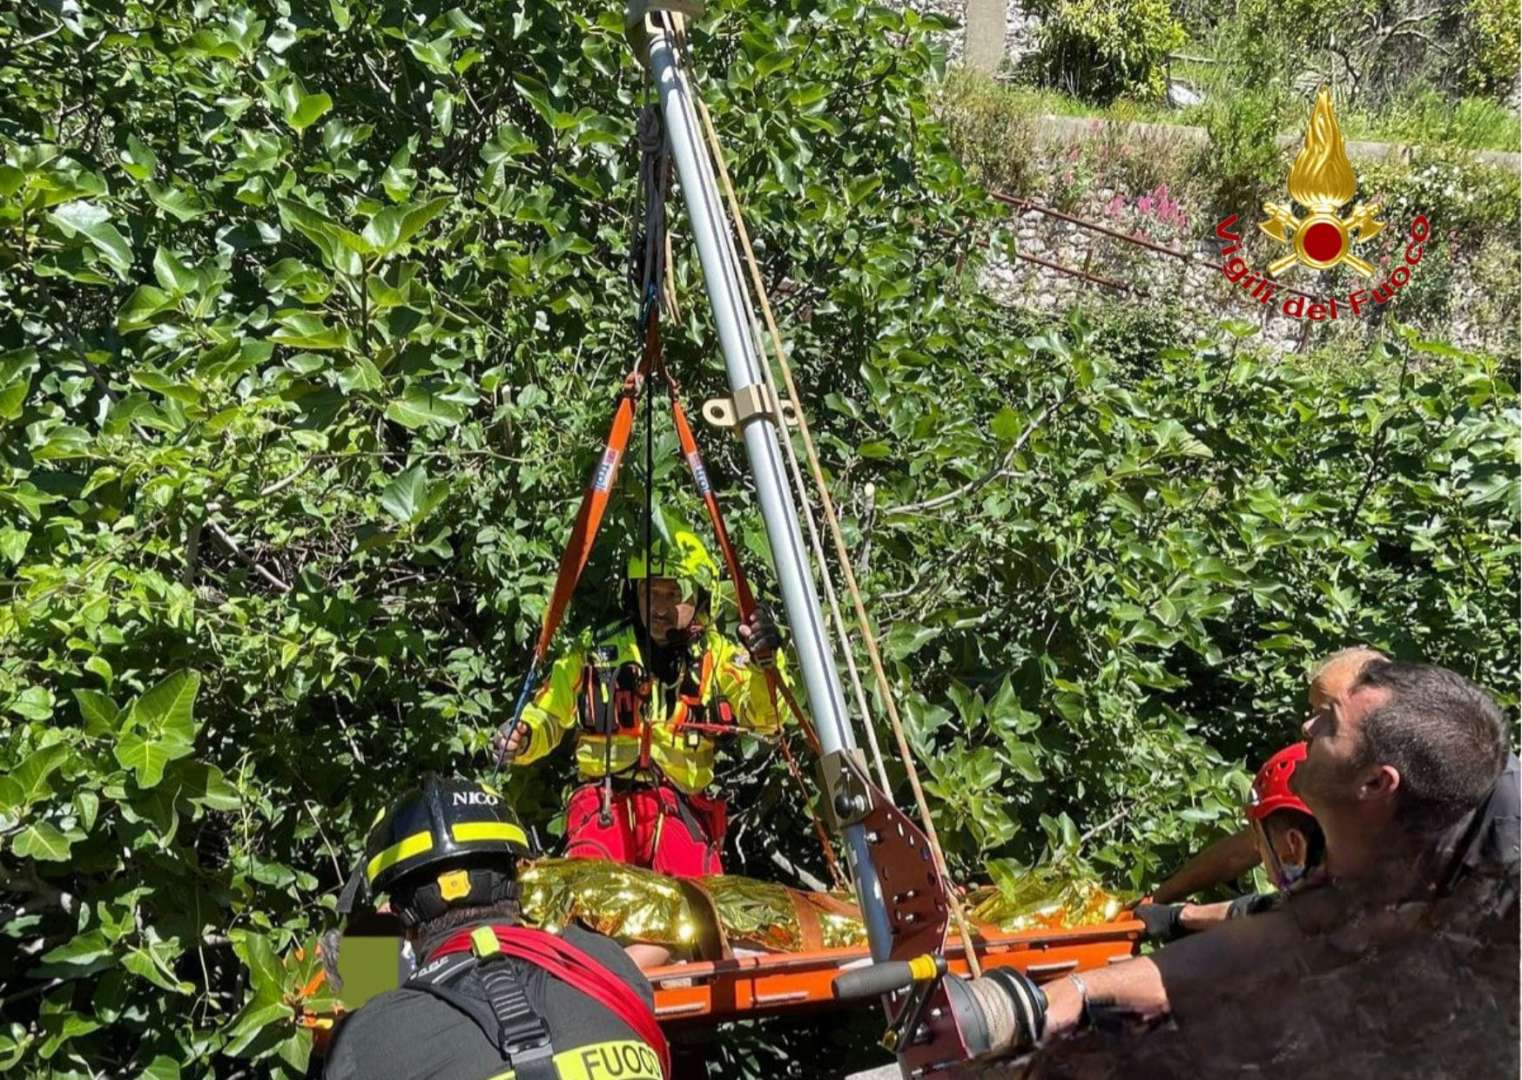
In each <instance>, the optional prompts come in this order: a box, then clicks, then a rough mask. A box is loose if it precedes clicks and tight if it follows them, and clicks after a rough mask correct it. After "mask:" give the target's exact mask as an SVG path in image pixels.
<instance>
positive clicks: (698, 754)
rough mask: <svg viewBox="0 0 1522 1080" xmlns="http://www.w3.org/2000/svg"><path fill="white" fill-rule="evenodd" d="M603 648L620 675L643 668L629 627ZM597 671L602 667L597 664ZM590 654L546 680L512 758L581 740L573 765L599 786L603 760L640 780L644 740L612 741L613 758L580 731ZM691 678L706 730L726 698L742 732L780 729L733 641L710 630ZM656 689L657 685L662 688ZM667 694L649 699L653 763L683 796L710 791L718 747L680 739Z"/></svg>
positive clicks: (685, 735)
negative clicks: (631, 667) (624, 668)
mask: <svg viewBox="0 0 1522 1080" xmlns="http://www.w3.org/2000/svg"><path fill="white" fill-rule="evenodd" d="M603 648H611V649H612V650H614V654H615V655H614V659H612V660H611V661H607V662H606V663H607V664H608V666H611V667H613V668H615V669H616V668H617V667H619V666H620V665H622V664H624V663H626V662H629V661H633V662H634V663H637V664H640V665H642V666H643V664H644V660H643V658H642V656H641V650H640V647H639V634H638V632H637V631H636V630H635V629H634V628H633V627H632V626H626V627H624V628H622V629H621V630H620V631H619V632H618V633H616V634H614V635H613V637H611V638H610V639H608V640H607V641H606V642H605V643H604V645H603ZM597 662H598V666H599V667H601V666H603V665H604V661H603V660H602V659H601V658H600V657H599V658H598V661H597ZM586 665H587V654H586V652H585V651H582V650H576V651H573V652H570V653H567V654H566V655H564V656H562V657H560V659H558V660H556V661H555V663H554V664H553V665H552V666H551V668H550V675H549V679H548V680H547V681H546V682H545V684H544V686H543V688H542V689H540V691H539V693H538V694H537V695H536V696H535V698H534V700H533V702H532V703H531V704H529V705H528V706H527V707H525V708H524V710H523V722H524V723H525V724H527V725H528V731H529V735H528V743H527V744H526V745H525V746H524V747H522V748H521V749H520V750H519V751H518V754H517V757H516V758H515V760H516V762H517V763H518V764H522V765H526V764H528V763H530V762H532V761H536V760H538V759H539V758H541V757H543V756H544V755H546V754H548V753H549V752H550V751H551V750H553V749H555V747H556V746H558V745H560V740H561V739H563V738H564V737H565V736H566V733H567V732H572V731H574V732H575V733H576V765H577V768H578V770H579V771H580V773H581V775H582V776H583V777H584V778H586V779H592V780H595V779H598V778H600V777H601V776H602V775H603V772H604V760H603V759H604V755H605V754H607V755H608V762H607V767H608V771H611V772H612V773H613V775H615V776H623V775H627V776H630V777H635V776H636V773H637V771H638V765H639V753H640V736H639V734H638V733H634V734H623V733H619V734H615V735H613V736H611V738H612V740H613V746H612V748H611V752H610V751H609V750H608V748H607V747H606V746H605V743H606V742H607V739H608V738H609V737H608V736H603V735H598V734H595V733H593V732H589V731H587V730H585V729H584V728H583V727H582V726H581V722H580V717H579V715H578V711H577V698H578V695H579V694H580V693H581V690H582V680H583V677H584V676H585V673H586ZM692 666H693V677H694V679H695V680H696V681H698V682H699V692H700V698H701V700H702V702H703V704H704V705H705V706H706V713H707V715H706V716H705V717H704V718H703V722H705V723H709V724H713V723H717V722H718V715H717V713H718V709H717V706H718V699H719V698H723V699H724V700H725V701H727V702H728V703H729V707H730V708H731V709H733V710H734V714H735V722H736V724H738V725H739V726H740V727H743V728H745V729H748V730H750V731H754V732H756V733H758V734H761V735H770V734H774V733H775V732H776V731H777V730H778V729H779V728H780V726H781V722H782V721H781V717H780V716H779V715H778V713H777V709H776V708H775V706H774V705H773V703H772V700H771V697H770V695H769V694H768V693H767V687H766V675H765V673H764V672H763V671H762V669H760V668H758V667H756V666H755V665H753V664H751V663H750V662H749V655H748V654H747V653H746V651H745V649H744V648H742V647H741V646H740V645H737V644H735V643H734V642H732V641H730V640H729V639H728V638H726V637H724V635H722V634H720V633H719V632H718V631H716V630H713V629H709V630H706V631H705V632H704V635H703V655H702V658H701V659H700V660H694V661H693V663H692ZM777 666H778V673H779V676H780V677H782V678H786V676H785V675H783V674H782V672H781V668H782V657H781V655H780V654H779V655H778V657H777ZM705 670H706V671H707V672H708V677H707V678H706V679H699V677H698V675H699V672H701V671H705ZM658 682H659V681H658V680H657V683H658ZM667 697H668V693H667V691H666V689H665V688H664V687H661V686H660V685H657V686H656V688H655V692H654V693H653V694H651V696H650V701H649V703H648V705H647V708H648V709H649V710H650V713H651V715H650V716H648V717H646V719H647V720H648V721H649V723H650V725H651V731H650V760H651V762H652V763H653V764H654V765H656V766H657V767H658V768H659V769H660V771H661V772H662V773H664V774H665V776H666V778H667V779H669V780H670V781H671V782H672V783H673V784H675V785H676V786H677V787H678V788H680V789H681V790H682V791H684V792H687V793H688V794H695V793H697V792H700V791H702V790H703V789H704V788H706V787H708V785H709V784H711V783H713V759H714V751H715V749H716V743H715V740H714V737H713V736H712V735H710V734H706V733H702V732H692V731H686V732H679V731H677V730H676V727H675V723H674V721H676V720H677V719H678V718H677V717H676V716H674V715H670V714H672V713H675V711H676V710H674V709H669V708H668V705H667V700H666V699H667Z"/></svg>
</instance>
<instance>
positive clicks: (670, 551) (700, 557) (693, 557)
mask: <svg viewBox="0 0 1522 1080" xmlns="http://www.w3.org/2000/svg"><path fill="white" fill-rule="evenodd" d="M650 546H651V548H652V550H651V552H650V554H651V561H652V562H653V563H654V564H655V569H654V574H653V576H654V577H669V578H675V579H676V580H677V581H680V582H681V583H682V584H683V585H684V586H686V587H688V588H698V589H707V590H708V591H709V592H710V593H712V592H713V590H714V587H715V586H716V585H718V583H719V564H718V563H716V562H714V560H713V556H712V555H710V554H708V549H707V548H706V547H704V546H703V541H701V540H699V539H698V537H697V535H696V534H695V533H692V532H689V531H688V530H687V529H677V530H676V531H675V532H673V533H672V534H671V542H670V543H669V544H668V543H667V542H666V541H665V540H663V539H662V538H661V537H659V536H657V537H654V538H653V539H652V540H651V545H650ZM650 576H652V574H651V572H650V568H649V567H647V566H646V565H645V551H644V547H643V545H641V546H640V547H639V548H637V549H636V550H635V551H634V553H633V554H631V555H630V556H629V572H628V577H629V580H630V581H643V580H644V579H645V578H646V577H650Z"/></svg>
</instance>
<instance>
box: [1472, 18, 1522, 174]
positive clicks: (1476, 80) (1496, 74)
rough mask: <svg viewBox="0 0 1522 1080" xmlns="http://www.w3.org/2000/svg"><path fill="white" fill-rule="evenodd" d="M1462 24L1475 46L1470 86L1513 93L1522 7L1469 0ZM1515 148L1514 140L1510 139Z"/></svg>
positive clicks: (1521, 50) (1520, 53)
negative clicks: (1463, 23) (1464, 23)
mask: <svg viewBox="0 0 1522 1080" xmlns="http://www.w3.org/2000/svg"><path fill="white" fill-rule="evenodd" d="M1466 7H1467V10H1466V12H1465V16H1466V18H1465V22H1466V24H1467V27H1468V29H1469V32H1470V34H1471V35H1472V38H1473V40H1474V43H1475V49H1474V54H1473V58H1472V63H1471V66H1470V69H1469V81H1470V84H1471V86H1472V87H1473V88H1474V89H1475V90H1477V91H1479V92H1480V93H1484V94H1493V95H1506V94H1511V93H1513V92H1514V91H1515V90H1516V86H1517V68H1518V63H1519V60H1522V4H1519V3H1518V2H1517V0H1469V2H1468V4H1467V5H1466ZM1512 146H1513V147H1515V146H1516V140H1515V139H1513V140H1512Z"/></svg>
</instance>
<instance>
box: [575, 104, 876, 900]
mask: <svg viewBox="0 0 1522 1080" xmlns="http://www.w3.org/2000/svg"><path fill="white" fill-rule="evenodd" d="M648 91H649V84H648V83H646V92H647V94H648ZM636 139H637V142H638V145H639V151H640V186H641V188H642V190H643V191H644V193H645V236H644V241H645V243H644V247H645V251H644V270H645V273H644V291H643V296H644V297H645V303H646V304H647V305H649V306H648V307H647V308H646V309H645V311H644V313H643V314H644V318H645V319H647V320H649V329H650V333H652V334H653V332H654V324H655V320H656V310H655V306H654V305H655V300H656V297H657V296H659V298H660V299H661V301H663V304H664V307H665V310H666V312H667V313H668V314H669V315H672V316H673V317H676V314H677V313H678V312H679V310H680V309H679V308H678V306H677V297H676V285H675V282H674V281H673V280H672V277H671V274H670V272H669V271H670V268H671V234H670V232H669V231H668V229H667V227H666V199H667V198H668V197H669V196H670V191H671V180H672V170H671V163H670V152H669V149H668V145H667V142H666V134H665V128H664V125H663V123H662V118H661V113H660V108H659V106H657V105H655V104H653V103H652V104H647V105H646V106H645V107H644V108H643V109H642V110H641V112H640V116H639V123H638V126H637V128H636ZM652 367H653V370H652V374H654V375H657V376H659V377H660V378H663V379H664V380H665V382H666V390H667V393H668V395H669V397H670V399H671V409H672V421H673V423H674V424H675V425H676V427H677V434H678V438H679V441H680V442H682V443H683V444H684V445H683V446H682V449H683V451H684V456H687V457H688V465H689V466H690V467H691V468H693V470H694V475H693V479H694V481H695V482H696V483H697V484H698V488H699V494H700V495H701V496H702V497H703V499H704V502H705V505H707V508H708V511H709V517H710V520H711V523H712V525H713V529H714V534H715V536H716V538H717V539H718V541H719V544H720V545H721V547H722V548H723V550H724V556H725V561H726V563H727V564H728V565H729V570H730V577H731V578H733V580H734V584H735V590H736V594H737V595H736V599H737V601H738V602H739V605H740V607H741V610H742V613H745V608H746V606H747V604H748V603H749V604H750V605H752V606H753V605H754V600H753V598H752V597H751V593H750V589H749V586H748V584H747V582H746V579H745V572H744V569H743V567H741V565H740V562H739V557H738V556H737V555H736V554H735V552H734V548H733V545H732V544H731V543H730V541H729V537H728V535H727V532H726V530H725V528H724V519H723V517H722V516H720V513H719V507H718V504H717V502H716V501H715V500H714V496H713V494H712V492H711V491H706V490H704V489H705V486H706V481H705V480H703V479H702V478H701V474H702V464H701V459H700V457H699V455H698V450H697V444H696V443H695V442H694V441H693V440H692V434H691V430H690V429H689V428H688V426H687V420H686V417H685V414H684V410H683V409H682V405H681V398H680V387H679V386H678V384H677V382H676V379H675V378H674V377H673V376H672V375H671V373H670V372H669V371H667V370H666V366H665V363H664V362H663V361H662V360H661V358H660V355H659V353H658V352H657V353H656V355H655V361H654V364H653V365H652ZM654 409H655V400H654V396H653V395H650V399H649V401H648V402H647V404H646V412H645V520H644V526H645V566H646V568H647V570H646V575H645V607H646V610H649V607H650V580H651V576H652V574H653V572H654V568H653V566H652V564H651V535H650V526H651V517H652V516H653V515H652V507H651V497H652V492H653V491H654V488H655V477H654V471H653V444H652V436H651V431H652V428H651V422H652V417H653V415H654ZM689 449H690V454H687V453H685V452H686V451H688V450H689ZM645 655H646V656H647V657H649V656H652V655H653V643H652V642H651V641H650V639H649V631H648V630H646V654H645ZM766 678H767V689H768V692H769V694H770V697H771V700H772V706H773V708H775V707H776V704H777V693H778V691H780V692H781V693H782V694H783V696H784V697H785V698H786V700H787V704H788V706H789V707H790V708H791V709H792V711H793V714H794V716H795V717H796V718H797V720H798V725H799V727H800V728H801V729H802V731H803V733H804V736H805V737H806V738H807V740H808V742H809V745H810V746H811V747H812V748H813V750H814V752H815V753H816V754H817V753H819V752H820V747H819V736H818V735H817V734H816V733H815V731H814V728H813V725H812V724H810V723H809V721H808V718H807V717H806V716H805V715H804V713H803V710H802V709H801V708H800V707H799V704H798V699H797V698H796V697H795V696H794V695H793V693H792V691H791V690H790V689H788V687H787V684H786V683H784V682H783V681H782V680H781V679H780V678H778V677H777V676H776V675H775V674H774V673H772V672H768V673H767V677H766ZM778 743H779V744H780V746H781V748H782V756H783V760H784V761H785V762H786V764H787V768H788V773H789V774H790V775H791V777H792V778H793V780H794V781H795V782H796V783H797V784H798V791H799V795H800V796H801V797H802V800H803V806H804V812H805V813H806V814H807V815H808V816H809V818H810V820H811V821H812V822H813V826H814V832H815V835H816V836H818V838H819V846H820V848H821V849H822V850H823V852H824V861H825V865H826V867H827V868H828V869H829V872H830V878H831V880H832V881H833V882H834V884H835V887H836V888H837V889H839V888H844V887H845V884H846V880H845V878H844V876H843V875H842V874H841V872H840V864H839V861H838V859H837V857H836V855H835V850H834V847H833V845H832V844H831V843H830V837H829V833H828V832H827V831H826V830H825V828H824V824H823V822H821V820H820V818H819V816H818V815H817V814H816V813H815V812H814V807H813V803H812V802H811V801H810V798H809V787H808V785H807V784H806V783H805V782H804V779H803V775H802V773H801V772H800V771H799V768H798V763H797V761H796V760H794V758H793V753H792V750H791V748H790V747H789V746H788V743H787V734H786V733H785V732H781V733H779V736H778ZM611 744H612V740H611V739H609V740H607V741H606V743H605V746H611ZM604 771H605V772H606V771H607V769H606V767H605V769H604Z"/></svg>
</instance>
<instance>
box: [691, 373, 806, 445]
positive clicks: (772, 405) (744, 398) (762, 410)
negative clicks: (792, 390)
mask: <svg viewBox="0 0 1522 1080" xmlns="http://www.w3.org/2000/svg"><path fill="white" fill-rule="evenodd" d="M779 417H780V421H779ZM703 419H704V420H707V421H708V422H709V424H711V425H713V426H714V427H719V428H732V429H734V431H735V434H736V435H738V434H739V433H740V432H739V429H740V428H743V427H744V426H745V425H746V424H748V423H750V422H751V421H752V420H756V419H765V420H769V421H771V422H772V423H773V424H776V423H779V422H782V423H786V424H787V425H788V426H789V427H797V426H798V413H797V411H796V410H795V409H794V408H793V403H792V402H791V401H778V400H777V399H776V398H775V397H773V396H772V391H771V387H769V386H767V385H766V383H751V384H750V385H749V386H745V387H741V389H740V391H739V392H738V393H736V394H735V395H734V396H733V397H727V398H709V399H708V400H707V401H705V402H703Z"/></svg>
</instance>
